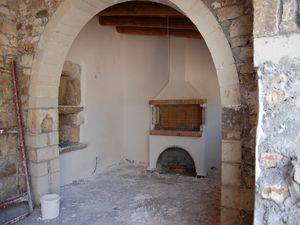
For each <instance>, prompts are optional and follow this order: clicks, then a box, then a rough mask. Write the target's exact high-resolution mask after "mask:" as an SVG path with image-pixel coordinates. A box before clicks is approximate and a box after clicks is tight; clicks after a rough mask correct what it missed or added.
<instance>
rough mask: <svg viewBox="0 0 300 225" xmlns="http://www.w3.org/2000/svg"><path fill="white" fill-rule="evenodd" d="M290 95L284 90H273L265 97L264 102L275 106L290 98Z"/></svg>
mask: <svg viewBox="0 0 300 225" xmlns="http://www.w3.org/2000/svg"><path fill="white" fill-rule="evenodd" d="M291 97H292V95H291V94H290V93H289V92H287V91H284V90H277V89H273V90H271V91H270V92H269V93H268V94H267V95H266V101H267V103H268V104H271V105H272V104H276V103H279V102H282V101H285V100H287V99H289V98H291Z"/></svg>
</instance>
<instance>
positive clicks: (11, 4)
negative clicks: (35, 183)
mask: <svg viewBox="0 0 300 225" xmlns="http://www.w3.org/2000/svg"><path fill="white" fill-rule="evenodd" d="M17 7H18V2H17V1H6V0H1V1H0V67H4V68H5V69H6V70H9V69H10V64H11V61H12V59H16V56H17V53H18V51H17V31H16V20H17ZM18 78H19V79H20V80H23V77H21V76H19V77H18ZM23 88H24V86H21V87H20V92H21V93H22V94H27V93H25V92H26V90H24V89H23ZM25 89H26V88H25ZM13 126H16V122H15V113H14V104H13V92H12V83H11V75H10V73H9V71H7V72H6V71H3V70H1V72H0V127H5V128H7V127H13ZM17 149H18V141H17V136H16V134H0V201H3V200H6V199H7V198H9V197H13V196H16V195H17V194H20V193H23V192H24V191H25V190H26V185H25V182H24V181H25V180H24V173H23V169H22V167H21V164H20V155H19V154H18V150H17Z"/></svg>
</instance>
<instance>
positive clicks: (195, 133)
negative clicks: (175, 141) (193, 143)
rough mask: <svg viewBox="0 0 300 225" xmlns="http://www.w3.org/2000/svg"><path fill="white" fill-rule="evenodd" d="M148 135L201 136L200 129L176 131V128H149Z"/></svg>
mask: <svg viewBox="0 0 300 225" xmlns="http://www.w3.org/2000/svg"><path fill="white" fill-rule="evenodd" d="M150 135H159V136H179V137H180V136H181V137H202V131H177V130H151V131H150Z"/></svg>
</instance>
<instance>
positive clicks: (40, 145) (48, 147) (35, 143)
mask: <svg viewBox="0 0 300 225" xmlns="http://www.w3.org/2000/svg"><path fill="white" fill-rule="evenodd" d="M26 144H27V150H28V160H29V172H30V176H31V184H32V185H31V186H32V191H33V200H34V202H35V203H36V204H38V203H39V198H40V197H41V196H42V195H44V194H49V193H59V188H60V176H59V148H58V110H57V109H29V110H28V126H27V135H26Z"/></svg>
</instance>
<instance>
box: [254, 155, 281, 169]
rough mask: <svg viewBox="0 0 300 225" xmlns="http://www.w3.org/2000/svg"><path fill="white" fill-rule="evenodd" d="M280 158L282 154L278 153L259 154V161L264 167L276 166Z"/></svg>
mask: <svg viewBox="0 0 300 225" xmlns="http://www.w3.org/2000/svg"><path fill="white" fill-rule="evenodd" d="M282 158H283V156H282V155H280V154H278V153H271V152H270V153H269V152H267V153H262V154H261V159H260V162H261V165H262V166H263V167H264V168H272V167H276V166H277V163H278V162H280V161H281V159H282Z"/></svg>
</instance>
